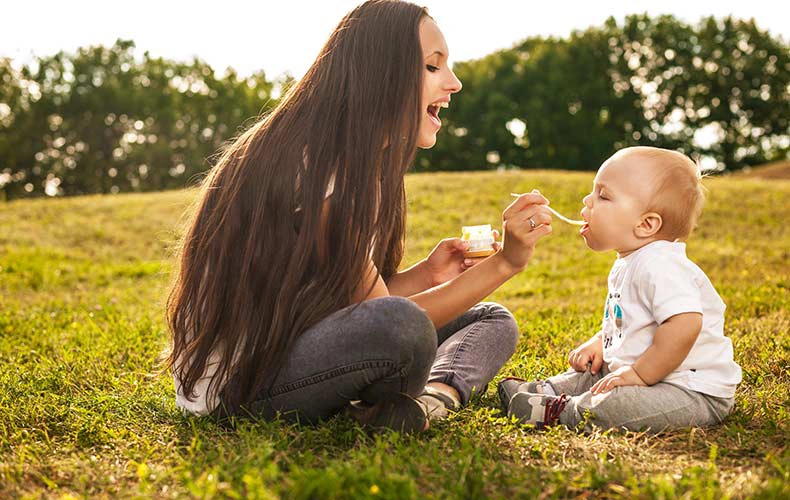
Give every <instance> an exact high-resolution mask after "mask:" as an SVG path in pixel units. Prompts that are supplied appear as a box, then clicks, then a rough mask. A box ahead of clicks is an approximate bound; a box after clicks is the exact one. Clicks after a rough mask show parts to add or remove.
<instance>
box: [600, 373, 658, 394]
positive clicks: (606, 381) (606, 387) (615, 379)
mask: <svg viewBox="0 0 790 500" xmlns="http://www.w3.org/2000/svg"><path fill="white" fill-rule="evenodd" d="M620 385H623V386H625V385H641V386H646V385H647V384H646V383H645V382H644V380H642V379H641V378H640V377H639V375H637V374H636V371H634V369H633V368H632V367H631V366H621V367H620V368H618V369H617V370H615V371H613V372H611V373H610V374H608V375H607V376H605V377H604V378H602V379H601V380H599V381H598V382H596V383H595V384H594V385H593V386H592V388H591V389H590V392H592V393H593V394H602V393H604V392H609V391H611V390H612V389H614V388H615V387H617V386H620Z"/></svg>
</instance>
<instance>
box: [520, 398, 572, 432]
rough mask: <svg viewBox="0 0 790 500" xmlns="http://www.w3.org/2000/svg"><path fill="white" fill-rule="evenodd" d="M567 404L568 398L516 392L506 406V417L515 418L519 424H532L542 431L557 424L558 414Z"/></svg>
mask: <svg viewBox="0 0 790 500" xmlns="http://www.w3.org/2000/svg"><path fill="white" fill-rule="evenodd" d="M567 403H568V396H566V395H565V394H560V395H559V396H552V395H549V394H535V393H530V392H517V393H516V394H514V395H513V397H512V398H510V402H509V403H508V406H507V415H508V417H516V418H517V419H518V421H519V423H522V424H532V425H534V426H535V428H536V429H538V430H540V429H544V428H546V427H548V426H551V425H555V424H557V423H558V422H559V419H560V414H561V413H562V410H564V409H565V405H566V404H567Z"/></svg>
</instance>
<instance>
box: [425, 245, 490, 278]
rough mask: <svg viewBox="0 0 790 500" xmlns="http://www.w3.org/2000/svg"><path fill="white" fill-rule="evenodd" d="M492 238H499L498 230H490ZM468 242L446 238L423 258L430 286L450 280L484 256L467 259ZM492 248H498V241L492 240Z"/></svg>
mask: <svg viewBox="0 0 790 500" xmlns="http://www.w3.org/2000/svg"><path fill="white" fill-rule="evenodd" d="M492 235H493V236H494V240H496V239H498V238H499V231H492ZM468 249H469V243H468V242H466V241H464V240H462V239H461V238H446V239H443V240H442V241H440V242H439V243H438V244H437V245H436V246H435V247H434V249H433V250H431V253H430V254H429V255H428V257H427V258H426V259H425V270H426V271H427V273H428V276H429V278H430V281H431V286H432V287H433V286H438V285H441V284H442V283H445V282H447V281H450V280H451V279H453V278H455V277H456V276H458V275H459V274H461V273H462V272H464V271H466V270H467V269H469V268H470V267H472V266H474V265H475V264H477V263H478V262H480V261H481V260H483V259H485V258H486V257H480V258H474V259H469V258H465V257H464V254H465V252H466V251H467V250H468ZM494 250H495V251H496V250H499V243H498V242H496V241H494Z"/></svg>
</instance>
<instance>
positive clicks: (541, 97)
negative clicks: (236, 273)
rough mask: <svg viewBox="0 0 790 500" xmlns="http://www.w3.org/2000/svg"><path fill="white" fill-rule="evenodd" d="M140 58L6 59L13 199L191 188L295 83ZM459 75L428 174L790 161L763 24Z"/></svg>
mask: <svg viewBox="0 0 790 500" xmlns="http://www.w3.org/2000/svg"><path fill="white" fill-rule="evenodd" d="M472 36H473V35H472ZM134 49H135V46H134V43H133V42H132V41H125V40H119V41H117V42H116V43H115V44H114V45H113V46H112V47H103V46H94V47H85V48H81V49H79V50H78V51H77V52H76V53H75V54H67V53H63V52H61V53H58V54H56V55H54V56H46V57H38V58H37V59H36V60H35V61H34V62H32V63H29V64H25V65H22V66H21V67H20V66H18V65H15V64H14V62H13V61H12V60H10V59H8V58H5V59H0V199H6V200H11V199H15V198H20V197H29V196H42V195H50V196H56V195H76V194H84V193H117V192H125V191H151V190H161V189H170V188H177V187H183V186H185V185H189V184H193V183H194V182H196V180H197V179H199V177H200V175H201V174H202V173H204V172H205V171H206V170H207V169H209V168H210V166H211V163H212V159H213V157H214V155H215V153H216V151H217V150H218V148H220V146H221V145H222V144H223V143H224V142H225V141H227V140H229V139H231V138H233V137H234V136H235V135H237V134H238V133H239V132H240V131H241V130H243V129H244V128H245V127H246V126H248V125H250V124H251V123H252V122H253V121H254V120H255V119H256V118H257V117H259V116H261V115H262V114H264V113H266V112H267V111H269V110H270V109H272V108H273V107H274V106H276V104H277V102H278V98H279V95H280V94H281V93H282V91H283V89H285V88H287V86H288V85H289V84H290V83H291V82H292V79H291V78H290V77H289V76H287V75H286V76H284V77H281V78H275V79H267V77H266V75H265V73H264V72H262V71H261V72H258V73H255V74H253V75H251V76H247V77H242V76H240V75H238V74H237V73H235V72H234V71H233V70H232V69H229V70H227V71H226V72H225V73H224V74H223V75H218V74H217V73H216V72H215V71H214V70H213V69H212V68H211V67H210V66H209V65H207V64H206V63H204V62H202V61H200V60H198V59H196V60H194V61H192V62H189V63H185V62H176V61H170V60H166V59H163V58H155V57H152V56H151V55H150V54H149V53H145V54H143V56H142V57H136V55H135V50H134ZM262 63H265V61H262ZM454 70H455V71H456V74H457V75H458V77H459V78H460V79H461V81H462V82H463V83H464V89H463V91H462V92H461V93H460V94H458V95H457V96H454V98H453V101H452V104H451V106H450V109H448V110H445V111H443V113H442V121H443V122H444V126H443V127H442V129H441V130H440V132H439V135H440V137H439V138H438V141H437V144H436V146H434V148H433V149H431V150H425V151H421V152H420V153H419V155H418V157H417V159H416V162H415V165H414V167H413V170H415V171H437V170H479V169H493V168H503V167H504V168H508V167H522V168H563V169H576V170H590V169H595V168H597V166H598V165H599V164H600V162H601V161H602V160H603V159H604V158H606V157H607V156H608V155H610V154H611V153H613V152H614V151H615V150H616V149H619V148H622V147H625V146H630V145H637V144H643V145H648V144H649V145H656V146H661V147H667V148H672V149H678V150H681V151H683V152H685V153H687V154H689V155H692V156H693V157H696V158H699V159H700V160H701V161H702V164H703V166H706V167H709V168H711V169H713V170H717V171H722V170H737V169H740V168H743V167H744V166H747V165H755V164H759V163H763V162H767V161H774V160H780V159H787V158H788V157H790V122H789V121H788V120H790V95H789V94H790V50H789V47H788V44H787V42H785V41H784V40H783V39H782V38H781V37H778V36H773V35H771V34H770V33H768V32H766V31H762V30H760V29H759V28H758V27H757V26H756V24H755V23H754V21H753V20H748V21H745V20H738V19H733V18H725V19H716V18H713V17H710V18H706V19H703V20H702V21H700V22H699V23H697V24H688V23H684V22H682V21H680V20H678V19H676V18H674V17H672V16H660V17H649V16H647V15H634V16H629V17H627V18H626V19H625V21H624V22H623V23H622V24H618V23H617V22H616V21H615V20H614V19H609V20H608V21H607V22H606V23H605V24H604V25H603V26H600V27H592V28H589V29H587V30H584V31H576V32H574V33H572V34H571V35H570V36H569V37H567V38H553V37H550V38H543V37H531V38H527V39H525V40H523V41H522V42H520V43H518V44H516V45H515V46H513V47H512V48H509V49H506V50H501V51H497V52H495V53H493V54H490V55H488V56H486V57H483V58H481V59H477V60H472V61H466V62H460V63H457V64H456V65H455V66H454Z"/></svg>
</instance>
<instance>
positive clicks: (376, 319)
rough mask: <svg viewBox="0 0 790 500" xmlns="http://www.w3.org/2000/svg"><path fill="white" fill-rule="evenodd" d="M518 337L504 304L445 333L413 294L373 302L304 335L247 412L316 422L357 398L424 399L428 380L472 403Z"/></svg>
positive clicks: (466, 317)
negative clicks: (398, 395) (400, 394)
mask: <svg viewBox="0 0 790 500" xmlns="http://www.w3.org/2000/svg"><path fill="white" fill-rule="evenodd" d="M517 338H518V327H517V325H516V321H515V319H513V316H512V315H511V314H510V312H509V311H508V310H507V309H505V308H504V307H502V306H500V305H499V304H494V303H480V304H477V305H476V306H474V307H473V308H472V309H470V310H469V311H467V312H466V313H464V314H463V315H461V316H460V317H458V318H456V319H455V320H453V321H451V322H450V323H449V324H447V325H446V326H444V327H442V328H440V329H439V330H438V331H437V330H436V329H435V328H434V326H433V323H432V322H431V321H430V319H429V318H428V316H427V315H426V313H425V311H423V310H422V309H420V308H419V307H418V306H417V305H416V304H415V303H414V302H412V301H411V300H409V299H405V298H402V297H382V298H378V299H373V300H369V301H365V302H363V303H361V304H359V305H358V306H356V307H355V306H350V307H348V308H345V309H342V310H340V311H337V312H336V313H334V314H332V315H330V316H329V317H327V318H326V319H324V320H322V321H321V322H320V323H318V324H316V325H315V326H313V327H312V328H310V329H309V330H307V331H306V332H304V333H303V334H302V335H301V336H300V337H299V339H298V340H297V341H296V344H295V345H294V347H293V349H292V351H291V352H290V355H289V357H288V359H287V360H286V362H285V365H284V366H283V367H282V369H281V370H280V371H279V373H278V374H277V376H276V378H275V380H274V383H273V384H272V387H271V389H270V390H269V391H268V392H267V393H266V394H262V395H261V398H260V400H258V401H256V402H255V403H253V404H251V405H247V408H246V411H247V412H250V413H253V414H256V415H260V416H263V417H264V418H271V417H273V416H275V415H276V414H278V413H280V414H281V415H282V416H283V417H284V418H286V419H288V420H300V421H302V422H308V423H309V422H316V421H318V420H320V419H323V418H327V417H330V416H332V415H334V414H336V413H338V412H340V411H341V410H342V409H343V408H345V407H346V405H347V404H348V403H349V401H352V400H363V401H366V402H370V403H374V402H375V401H376V400H378V399H379V398H380V397H381V396H382V395H383V394H386V393H388V392H404V393H406V394H409V395H411V396H418V395H419V394H421V393H422V391H423V389H424V387H425V384H426V383H427V382H442V383H445V384H448V385H450V386H452V387H454V388H455V389H456V390H457V391H458V393H459V394H460V396H461V402H462V404H466V403H467V402H468V401H469V399H470V398H471V397H472V396H473V395H474V394H478V393H480V392H484V391H485V388H486V386H487V384H488V382H490V381H491V379H492V378H494V375H496V373H497V372H498V371H499V369H500V368H502V366H503V365H504V364H505V362H507V360H508V359H510V356H512V355H513V353H514V352H515V349H516V340H517ZM261 369H265V368H264V367H262V368H261ZM233 382H234V379H233V378H232V377H231V379H230V380H229V381H228V384H232V383H233ZM226 387H227V386H226ZM221 398H222V396H221V395H220V399H221Z"/></svg>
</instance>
